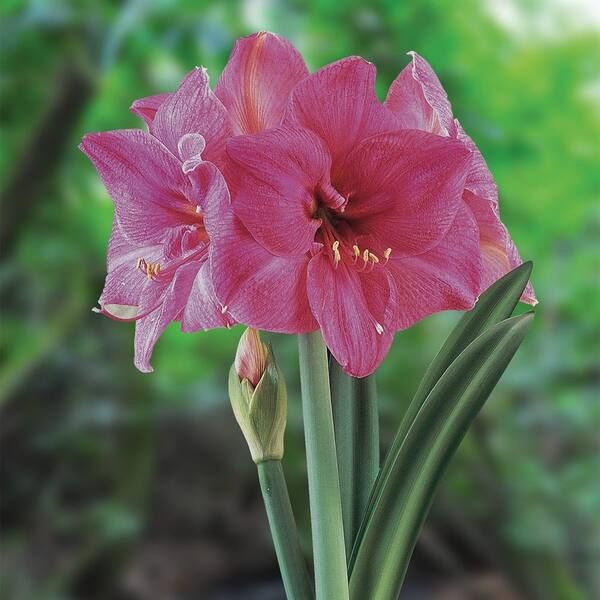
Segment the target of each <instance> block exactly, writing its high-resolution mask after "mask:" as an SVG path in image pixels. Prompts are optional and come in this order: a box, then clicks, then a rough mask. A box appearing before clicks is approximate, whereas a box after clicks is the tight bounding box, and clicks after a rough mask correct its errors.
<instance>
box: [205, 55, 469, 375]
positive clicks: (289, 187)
mask: <svg viewBox="0 0 600 600" xmlns="http://www.w3.org/2000/svg"><path fill="white" fill-rule="evenodd" d="M374 83H375V68H374V66H373V65H372V64H370V63H368V62H366V61H364V60H363V59H360V58H347V59H344V60H341V61H339V62H337V63H334V64H331V65H329V66H327V67H324V68H323V69H321V70H320V71H318V72H316V73H314V74H313V75H311V76H309V77H307V78H305V79H303V80H302V81H301V82H300V83H298V84H297V85H296V86H295V88H294V90H293V92H292V95H291V98H290V101H289V104H288V106H287V111H286V116H285V118H284V122H283V126H282V127H279V128H276V129H272V130H269V131H265V132H262V133H257V134H254V135H244V136H238V137H235V138H231V139H230V140H229V141H228V143H227V155H228V157H229V159H230V161H231V164H230V165H229V166H228V167H227V170H226V174H227V181H228V184H229V188H230V193H231V204H229V203H228V202H227V201H226V199H220V202H219V203H214V204H212V205H211V206H210V208H209V210H208V211H207V214H206V221H205V222H206V227H207V230H208V231H209V234H210V236H211V240H212V245H213V247H214V248H215V251H214V252H213V253H211V268H212V274H213V282H214V285H215V290H216V293H217V296H218V297H219V299H220V301H221V302H222V303H223V304H225V305H226V306H227V307H228V310H229V311H231V313H232V314H233V315H234V316H235V318H236V319H238V320H239V321H241V322H244V323H246V324H248V325H250V326H252V327H255V328H259V329H268V330H273V331H281V332H289V333H299V332H308V331H311V330H315V329H317V328H319V327H320V328H321V330H322V332H323V335H324V337H325V341H326V342H327V345H328V347H329V348H330V350H331V352H332V353H333V355H334V356H335V358H336V359H337V361H338V362H339V363H340V364H341V365H342V366H343V368H344V369H345V370H346V371H347V372H348V373H350V374H352V375H355V376H364V375H367V374H369V373H371V372H373V371H374V370H375V369H376V367H377V366H378V365H379V364H380V362H381V361H382V360H383V358H384V356H385V354H386V353H387V351H388V349H389V346H390V344H391V341H392V338H393V334H394V332H395V331H396V330H398V329H402V328H406V327H408V326H410V325H412V324H413V323H414V322H415V321H417V320H418V319H421V318H422V317H424V316H426V315H429V314H431V313H433V312H437V311H440V310H446V309H468V308H470V307H472V306H473V303H474V302H475V299H476V297H477V294H478V292H479V289H480V282H481V257H480V252H479V230H478V227H477V225H476V222H475V220H474V218H473V216H472V214H471V211H470V210H469V209H468V207H467V206H466V204H465V203H464V201H463V199H462V195H463V190H464V189H465V182H466V180H467V176H468V173H469V168H470V164H471V151H470V150H469V149H468V148H466V146H465V144H464V143H462V142H461V141H459V140H456V139H452V138H451V137H449V136H445V137H442V136H439V135H435V134H433V133H430V132H426V131H417V130H407V129H404V128H402V127H401V125H400V124H399V121H398V118H397V116H396V115H394V114H393V113H392V112H391V111H390V110H389V109H388V108H386V107H385V106H383V105H382V104H381V103H380V102H379V101H378V100H377V98H376V96H375V91H374Z"/></svg>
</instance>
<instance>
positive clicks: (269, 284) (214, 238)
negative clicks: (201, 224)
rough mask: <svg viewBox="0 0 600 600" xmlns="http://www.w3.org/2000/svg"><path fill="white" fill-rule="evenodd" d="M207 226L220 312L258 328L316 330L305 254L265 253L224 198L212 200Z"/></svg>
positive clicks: (294, 331) (288, 331)
mask: <svg viewBox="0 0 600 600" xmlns="http://www.w3.org/2000/svg"><path fill="white" fill-rule="evenodd" d="M205 225H206V228H207V231H208V233H209V235H210V238H211V243H210V265H211V272H212V280H213V284H214V288H215V292H216V294H217V297H218V299H219V301H220V303H221V305H223V311H224V312H227V313H228V314H230V315H232V316H233V317H234V318H235V319H236V320H237V321H238V322H240V323H244V324H246V325H248V326H250V327H254V328H256V329H264V330H269V331H278V332H282V333H304V332H307V331H313V330H315V329H316V328H317V323H316V321H315V320H314V318H313V316H312V314H311V312H310V307H309V305H308V298H307V293H306V267H307V264H308V257H307V256H306V255H301V256H291V257H285V258H283V257H278V256H274V255H273V254H271V253H269V252H268V251H267V250H265V249H264V248H263V247H262V246H261V245H260V244H259V243H258V242H257V241H256V240H255V239H254V238H253V237H252V235H251V234H250V233H249V232H248V230H247V229H246V228H245V227H244V225H243V224H242V222H241V221H240V220H239V219H238V218H237V217H236V216H235V215H234V213H233V210H232V208H231V206H230V205H229V203H228V202H224V201H221V202H220V203H219V204H217V203H213V204H211V205H210V206H209V208H208V210H207V213H206V216H205Z"/></svg>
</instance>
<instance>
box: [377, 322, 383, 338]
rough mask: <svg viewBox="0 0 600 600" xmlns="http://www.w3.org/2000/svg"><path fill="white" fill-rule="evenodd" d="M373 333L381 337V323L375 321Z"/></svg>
mask: <svg viewBox="0 0 600 600" xmlns="http://www.w3.org/2000/svg"><path fill="white" fill-rule="evenodd" d="M375 331H376V332H377V333H378V334H379V335H383V325H382V324H381V323H378V322H377V321H375Z"/></svg>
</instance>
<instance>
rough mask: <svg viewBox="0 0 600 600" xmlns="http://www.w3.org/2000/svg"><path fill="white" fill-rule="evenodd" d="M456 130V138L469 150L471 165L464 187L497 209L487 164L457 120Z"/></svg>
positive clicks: (491, 178)
mask: <svg viewBox="0 0 600 600" xmlns="http://www.w3.org/2000/svg"><path fill="white" fill-rule="evenodd" d="M455 123H456V130H457V136H458V139H459V140H460V141H461V142H462V143H463V144H464V145H465V146H466V147H467V148H468V149H469V150H470V151H471V167H470V169H469V174H468V175H467V181H466V182H465V188H466V189H467V190H470V191H471V192H473V194H475V195H477V196H480V197H481V198H485V199H486V200H487V201H488V202H490V203H491V204H492V205H493V206H494V209H495V210H497V209H498V188H497V187H496V182H495V181H494V177H493V175H492V174H491V172H490V170H489V169H488V166H487V164H486V162H485V159H484V158H483V155H482V154H481V152H480V151H479V148H477V146H476V145H475V142H474V141H473V140H472V139H471V138H470V137H469V136H468V135H467V134H466V133H465V131H464V129H463V128H462V127H461V125H460V123H459V122H458V121H455Z"/></svg>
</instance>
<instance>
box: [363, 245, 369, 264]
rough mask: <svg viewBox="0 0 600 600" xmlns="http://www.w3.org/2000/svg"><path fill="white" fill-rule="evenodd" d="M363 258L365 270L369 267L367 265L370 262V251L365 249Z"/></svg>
mask: <svg viewBox="0 0 600 600" xmlns="http://www.w3.org/2000/svg"><path fill="white" fill-rule="evenodd" d="M362 258H363V260H364V261H365V264H364V265H363V269H364V268H365V267H366V266H367V263H368V262H369V250H368V249H367V248H365V251H364V252H363V255H362Z"/></svg>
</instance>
